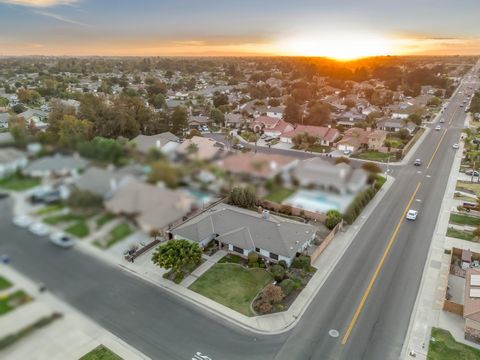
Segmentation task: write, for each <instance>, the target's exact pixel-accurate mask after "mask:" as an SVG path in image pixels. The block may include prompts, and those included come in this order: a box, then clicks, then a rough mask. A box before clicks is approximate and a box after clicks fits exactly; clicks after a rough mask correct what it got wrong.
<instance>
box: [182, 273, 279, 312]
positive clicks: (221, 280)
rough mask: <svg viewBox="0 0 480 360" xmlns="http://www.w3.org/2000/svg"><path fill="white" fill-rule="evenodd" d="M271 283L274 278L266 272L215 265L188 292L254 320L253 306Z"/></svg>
mask: <svg viewBox="0 0 480 360" xmlns="http://www.w3.org/2000/svg"><path fill="white" fill-rule="evenodd" d="M272 280H273V277H272V276H271V275H270V274H269V273H268V272H267V271H265V270H263V269H259V268H253V269H246V268H244V267H243V266H240V265H237V264H215V265H213V266H212V267H211V268H210V269H209V270H208V271H207V272H206V273H204V274H203V275H202V276H201V277H199V278H198V279H197V280H196V281H195V282H194V283H193V284H192V285H191V286H190V288H189V289H190V290H193V291H195V292H197V293H199V294H201V295H203V296H206V297H208V298H210V299H212V300H214V301H216V302H218V303H220V304H222V305H225V306H227V307H229V308H230V309H233V310H235V311H238V312H239V313H242V314H244V315H247V316H253V315H254V314H253V312H252V310H251V309H250V304H251V302H252V301H253V299H254V298H255V296H256V295H257V294H258V293H259V292H260V290H262V289H263V288H264V287H265V286H266V285H267V284H268V283H270V282H272Z"/></svg>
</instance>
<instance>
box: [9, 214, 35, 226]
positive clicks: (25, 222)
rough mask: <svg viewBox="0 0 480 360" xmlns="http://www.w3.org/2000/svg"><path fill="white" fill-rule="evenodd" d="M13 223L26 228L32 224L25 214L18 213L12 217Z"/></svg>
mask: <svg viewBox="0 0 480 360" xmlns="http://www.w3.org/2000/svg"><path fill="white" fill-rule="evenodd" d="M13 223H14V224H15V225H17V226H19V227H22V228H26V227H29V226H30V225H31V224H32V219H30V218H29V217H28V216H26V215H18V216H15V217H14V218H13Z"/></svg>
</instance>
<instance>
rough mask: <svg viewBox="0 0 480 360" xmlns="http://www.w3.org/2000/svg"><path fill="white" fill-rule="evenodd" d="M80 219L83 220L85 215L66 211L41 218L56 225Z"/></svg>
mask: <svg viewBox="0 0 480 360" xmlns="http://www.w3.org/2000/svg"><path fill="white" fill-rule="evenodd" d="M81 220H85V216H83V215H77V214H72V213H68V214H60V215H54V216H49V217H46V218H45V219H43V222H44V223H46V224H50V225H56V224H60V223H64V222H69V221H81Z"/></svg>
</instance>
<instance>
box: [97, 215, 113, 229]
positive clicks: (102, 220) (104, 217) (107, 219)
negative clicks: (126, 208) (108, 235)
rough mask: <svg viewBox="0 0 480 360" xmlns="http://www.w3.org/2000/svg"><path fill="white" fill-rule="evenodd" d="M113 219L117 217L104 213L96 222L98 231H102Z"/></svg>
mask: <svg viewBox="0 0 480 360" xmlns="http://www.w3.org/2000/svg"><path fill="white" fill-rule="evenodd" d="M113 219H115V215H113V214H110V213H108V212H106V213H103V214H102V215H100V216H99V217H98V218H97V220H96V224H97V229H100V228H101V227H102V226H103V225H105V224H106V223H108V222H110V221H111V220H113Z"/></svg>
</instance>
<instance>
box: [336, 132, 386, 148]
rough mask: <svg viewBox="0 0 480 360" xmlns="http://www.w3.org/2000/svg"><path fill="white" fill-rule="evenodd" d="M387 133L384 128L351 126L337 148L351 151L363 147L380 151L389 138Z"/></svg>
mask: <svg viewBox="0 0 480 360" xmlns="http://www.w3.org/2000/svg"><path fill="white" fill-rule="evenodd" d="M387 134H388V133H387V132H386V131H384V130H378V129H377V130H373V131H372V130H371V129H370V128H367V129H361V128H351V129H348V130H347V131H345V134H344V136H343V138H342V139H341V140H340V141H338V142H337V148H338V150H342V151H351V152H356V151H358V150H361V149H370V150H375V151H379V150H380V149H381V148H382V147H383V144H384V143H385V140H386V139H387Z"/></svg>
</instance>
